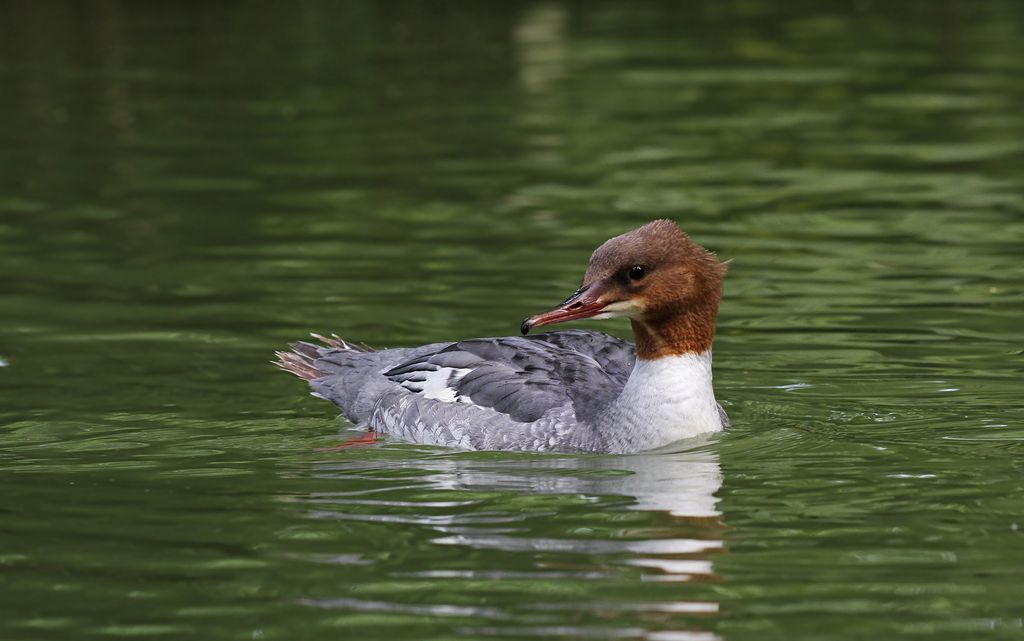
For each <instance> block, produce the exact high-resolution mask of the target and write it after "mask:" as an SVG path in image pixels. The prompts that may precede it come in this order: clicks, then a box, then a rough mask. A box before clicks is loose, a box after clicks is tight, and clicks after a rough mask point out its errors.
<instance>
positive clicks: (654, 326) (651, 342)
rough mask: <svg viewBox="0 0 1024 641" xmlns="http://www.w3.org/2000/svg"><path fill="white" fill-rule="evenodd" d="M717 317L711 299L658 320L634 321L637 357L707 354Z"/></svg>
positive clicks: (716, 307)
mask: <svg viewBox="0 0 1024 641" xmlns="http://www.w3.org/2000/svg"><path fill="white" fill-rule="evenodd" d="M717 315H718V300H717V299H714V300H705V301H701V302H700V303H699V304H697V305H695V306H693V307H689V308H687V309H685V310H680V311H679V312H678V313H676V314H672V315H666V316H663V317H661V318H644V319H640V320H633V321H632V323H633V335H634V336H635V337H636V357H637V358H638V359H640V360H654V359H657V358H662V357H665V356H678V355H681V354H699V353H701V352H706V351H708V350H710V349H711V342H712V341H713V340H714V338H715V317H716V316H717Z"/></svg>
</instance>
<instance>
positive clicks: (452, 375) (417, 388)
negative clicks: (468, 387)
mask: <svg viewBox="0 0 1024 641" xmlns="http://www.w3.org/2000/svg"><path fill="white" fill-rule="evenodd" d="M471 371H472V370H470V369H468V368H461V367H439V368H437V369H435V370H429V371H424V372H423V373H422V375H420V376H417V377H416V378H415V379H410V380H405V381H402V383H401V385H402V387H404V388H405V389H407V390H409V391H410V392H416V393H417V394H422V395H423V398H429V399H432V400H435V401H442V402H444V403H472V401H470V400H469V397H468V396H461V395H459V394H458V392H456V391H455V388H454V387H452V384H453V383H454V382H455V381H457V380H459V379H460V378H462V377H463V376H465V375H466V374H468V373H470V372H471Z"/></svg>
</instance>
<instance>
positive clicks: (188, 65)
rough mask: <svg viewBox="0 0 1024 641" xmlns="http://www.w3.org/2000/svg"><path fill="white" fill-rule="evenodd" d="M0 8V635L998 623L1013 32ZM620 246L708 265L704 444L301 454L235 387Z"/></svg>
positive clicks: (1017, 45) (544, 285)
mask: <svg viewBox="0 0 1024 641" xmlns="http://www.w3.org/2000/svg"><path fill="white" fill-rule="evenodd" d="M0 8H2V19H0V638H3V639H4V640H5V641H7V640H10V641H15V640H28V639H31V640H35V639H90V638H152V639H185V638H195V639H287V640H290V639H333V638H358V639H451V638H465V639H469V638H473V639H490V638H501V639H520V638H524V639H525V638H538V637H539V638H600V639H605V638H627V639H651V640H652V641H676V640H679V639H683V640H687V641H694V640H696V641H706V640H708V639H713V638H716V637H720V638H724V639H730V640H744V639H750V640H759V641H760V640H764V639H826V638H834V639H896V638H921V639H957V640H959V639H967V638H970V639H982V638H993V639H1002V638H1006V639H1009V638H1020V636H1021V635H1022V634H1024V630H1022V616H1024V606H1022V605H1021V604H1022V603H1024V532H1022V531H1021V527H1022V526H1024V477H1022V473H1024V463H1022V462H1021V445H1022V442H1024V424H1022V419H1024V400H1022V386H1021V372H1022V342H1024V329H1022V327H1024V324H1022V312H1024V297H1022V287H1024V268H1022V258H1021V257H1022V254H1024V251H1022V250H1024V217H1022V216H1024V106H1022V105H1024V4H1022V3H1018V2H1014V1H1013V0H1005V1H1002V2H954V1H946V2H941V1H933V2H867V1H864V2H853V3H820V2H785V3H783V2H765V1H759V0H746V1H739V2H710V1H709V2H703V3H696V2H687V3H683V2H660V3H657V2H628V3H627V2H617V3H612V2H564V3H558V2H529V3H527V2H524V3H514V2H467V3H449V2H369V1H367V2H348V3H328V2H316V1H306V2H297V3H276V4H271V3H267V4H257V3H213V2H191V3H151V2H14V3H11V2H5V3H3V4H2V5H0ZM655 217H672V218H674V219H675V220H677V221H678V222H679V223H680V224H681V225H682V226H683V228H684V229H686V230H687V231H689V232H690V233H691V234H692V236H693V237H694V238H695V239H696V240H697V241H698V242H701V243H702V244H704V245H706V246H708V247H710V248H712V249H714V250H715V251H717V252H719V255H720V256H721V257H723V258H728V259H733V262H732V264H731V268H730V273H729V276H728V279H727V286H726V298H725V301H724V303H723V306H722V310H721V316H720V329H719V335H718V340H717V342H716V348H715V349H716V351H715V356H716V359H715V364H716V386H717V389H718V393H719V397H720V398H721V399H722V400H723V402H724V403H725V404H726V406H727V408H728V409H729V412H730V413H731V415H732V417H733V422H734V427H733V428H732V429H731V430H730V431H729V432H727V433H726V434H724V435H722V436H721V437H719V438H716V439H714V440H713V441H711V442H709V443H703V444H697V445H692V446H690V447H688V448H687V449H686V450H684V451H681V452H677V453H674V454H659V455H653V456H650V455H649V456H638V457H593V456H591V457H587V456H580V457H564V456H561V457H560V456H536V455H514V454H502V455H494V454H466V453H452V452H447V451H443V450H435V449H429V448H420V447H412V446H401V445H394V444H384V445H381V446H378V447H374V448H361V449H355V450H347V451H341V452H329V451H328V452H324V451H320V450H321V449H322V448H325V447H329V446H331V445H333V444H335V443H337V442H339V441H340V440H341V439H342V438H344V436H345V435H339V430H340V429H341V425H340V423H339V422H338V419H336V418H335V412H334V411H333V409H332V408H331V407H330V406H329V405H327V404H325V403H323V402H320V401H317V400H315V399H311V398H309V397H308V396H307V395H306V390H305V389H304V387H303V385H302V384H300V383H299V382H298V381H296V380H294V379H292V378H290V377H288V376H286V375H284V374H282V373H279V372H276V371H275V370H274V369H273V368H272V367H271V366H270V365H269V364H268V361H269V360H270V358H271V354H272V351H273V350H274V349H277V348H280V347H281V346H282V345H284V344H285V343H286V342H287V341H289V340H293V339H296V338H301V337H303V336H304V335H305V333H306V332H307V331H309V330H316V331H323V332H326V331H336V332H338V333H339V334H341V335H342V336H344V337H346V338H350V339H353V340H358V341H365V342H367V343H370V344H372V345H377V346H388V345H408V344H418V343H424V342H430V341H436V340H445V339H456V338H461V337H468V336H478V335H494V334H510V333H515V332H516V330H517V328H518V324H519V320H520V319H521V318H522V317H523V316H525V315H527V314H529V313H533V312H536V311H539V310H541V309H544V308H545V307H547V306H549V305H550V304H553V303H554V302H556V301H558V300H561V298H563V297H564V296H565V295H567V294H568V293H569V292H571V291H572V290H573V289H574V288H575V286H576V285H577V284H578V282H579V278H580V275H581V274H582V270H583V268H584V266H585V261H586V258H587V256H588V255H589V252H590V251H591V250H592V249H593V248H594V247H595V246H596V245H597V244H599V243H600V242H601V241H603V240H604V239H605V238H607V237H609V236H611V235H614V234H617V233H620V232H622V231H624V230H626V229H628V228H630V227H633V226H636V225H638V224H641V223H643V222H646V221H648V220H650V219H651V218H655ZM590 326H591V327H594V326H595V325H594V324H592V325H590ZM600 327H601V328H603V329H607V330H608V331H612V332H615V333H618V334H622V335H626V333H627V332H628V327H627V326H626V325H625V324H623V323H621V322H609V323H605V324H604V325H602V326H600ZM714 497H717V506H714V503H715V498H714ZM712 506H714V507H712ZM714 512H717V513H718V514H717V515H715V514H714Z"/></svg>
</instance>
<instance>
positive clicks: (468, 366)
mask: <svg viewBox="0 0 1024 641" xmlns="http://www.w3.org/2000/svg"><path fill="white" fill-rule="evenodd" d="M566 334H570V332H553V333H551V334H539V335H537V336H531V337H523V338H520V337H518V336H509V337H502V338H478V339H473V340H466V341H460V342H458V343H453V344H451V345H448V346H446V347H444V348H442V349H439V350H437V351H434V352H432V353H427V354H421V355H419V356H418V357H417V358H414V359H411V360H409V361H407V362H405V363H403V364H401V365H399V366H397V367H394V368H392V369H391V370H389V371H387V372H385V373H384V375H385V376H386V377H388V378H390V379H391V380H393V381H395V382H396V383H399V384H400V385H402V386H403V387H404V388H405V389H407V390H409V391H412V392H415V393H418V394H421V395H423V396H424V397H427V398H435V399H438V400H444V401H448V402H462V403H467V404H471V405H474V406H476V407H486V408H491V409H494V410H495V411H497V412H500V413H502V414H505V415H507V416H508V417H510V418H511V419H512V420H514V421H518V422H520V423H530V422H533V421H537V420H539V419H540V418H541V417H543V416H544V415H545V414H547V413H548V412H550V411H551V410H553V409H556V408H560V407H569V406H571V407H572V410H573V414H574V416H575V417H576V419H577V420H578V421H583V422H587V421H591V420H593V419H594V418H595V417H596V416H597V414H598V413H599V412H600V411H602V410H603V409H604V408H605V407H607V405H608V404H609V403H611V401H613V400H614V399H615V397H616V396H618V394H619V392H620V391H621V390H622V386H623V385H625V382H626V378H628V376H629V370H630V369H631V368H632V366H633V356H632V353H631V350H624V349H620V350H619V352H618V353H615V355H616V356H621V357H624V358H626V359H627V362H625V363H620V362H618V361H617V360H616V359H615V358H613V357H611V352H612V350H607V349H605V350H602V349H600V347H601V345H600V339H601V338H602V337H603V338H605V339H608V340H612V341H618V339H614V338H612V337H610V336H606V335H603V334H602V335H596V336H595V334H596V333H595V332H572V333H571V334H570V335H566ZM618 342H619V343H620V344H622V345H626V344H625V343H622V341H618ZM599 358H600V360H598V359H599Z"/></svg>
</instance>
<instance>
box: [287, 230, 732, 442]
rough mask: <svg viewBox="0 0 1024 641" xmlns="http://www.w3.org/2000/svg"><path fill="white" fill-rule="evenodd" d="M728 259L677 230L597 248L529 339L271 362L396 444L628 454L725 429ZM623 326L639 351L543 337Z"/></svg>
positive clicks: (355, 348)
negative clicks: (717, 343)
mask: <svg viewBox="0 0 1024 641" xmlns="http://www.w3.org/2000/svg"><path fill="white" fill-rule="evenodd" d="M725 269H726V266H725V263H723V262H721V261H719V260H718V258H717V257H716V256H715V254H713V253H712V252H709V251H708V250H706V249H704V248H703V247H701V246H700V245H698V244H696V243H694V242H693V241H692V240H690V238H689V237H688V236H687V235H686V234H684V233H683V232H682V230H680V229H679V227H677V226H676V224H675V223H674V222H672V221H670V220H655V221H653V222H650V223H648V224H646V225H644V226H642V227H639V228H637V229H634V230H632V231H630V232H627V233H625V234H622V235H621V236H616V237H615V238H612V239H610V240H608V241H606V242H605V243H604V244H603V245H601V246H600V247H598V248H597V250H595V251H594V253H593V255H592V256H591V257H590V264H589V266H588V267H587V271H586V274H585V275H584V276H583V284H582V285H581V286H580V288H579V289H577V290H576V291H575V292H574V293H573V294H572V295H571V296H570V297H569V298H568V299H566V300H565V301H564V302H563V303H562V304H561V305H559V306H558V307H556V308H555V309H553V310H551V311H548V312H544V313H542V314H537V315H535V316H531V317H530V318H527V319H526V320H525V321H523V324H522V326H521V330H522V333H523V334H524V336H522V337H520V336H504V337H500V338H474V339H469V340H463V341H459V342H455V343H434V344H432V345H424V346H422V347H411V348H397V349H385V350H381V351H374V350H372V349H370V348H368V347H365V346H359V345H355V344H353V343H349V342H347V341H344V340H342V339H340V338H338V337H337V336H336V335H335V336H332V337H331V338H325V337H322V336H318V335H316V334H314V335H313V336H314V337H315V338H317V339H319V340H320V341H321V342H322V343H323V345H314V344H312V343H307V342H299V343H293V344H292V345H291V351H289V352H277V357H278V360H277V361H275V364H276V365H277V366H278V367H280V368H281V369H284V370H286V371H288V372H291V373H292V374H295V375H296V376H298V377H299V378H302V379H304V380H307V381H309V384H310V386H311V387H312V389H313V395H314V396H317V397H319V398H323V399H325V400H329V401H331V402H333V403H334V404H335V405H337V406H338V407H339V408H340V409H341V412H342V414H343V415H344V416H345V417H346V418H348V419H349V420H350V421H352V422H353V423H355V424H357V425H359V426H361V427H365V428H366V429H367V430H369V431H370V432H375V433H380V434H385V435H387V436H389V437H392V438H394V439H396V440H400V441H405V442H412V443H422V444H428V445H441V446H447V447H456V448H461V449H466V450H515V451H532V452H543V451H561V452H565V451H577V452H578V451H584V452H609V453H630V452H639V451H643V450H649V449H655V448H659V447H663V446H665V445H668V444H669V443H672V442H675V441H678V440H681V439H685V438H689V437H693V436H697V435H699V434H706V433H709V432H717V431H719V430H721V429H723V428H724V427H728V425H729V419H728V416H727V415H726V413H725V411H724V410H723V409H722V407H721V405H719V404H718V402H717V401H716V400H715V393H714V390H713V388H712V385H711V342H712V339H713V338H714V335H715V317H716V316H717V314H718V303H719V301H720V300H721V297H722V279H723V277H724V276H725ZM617 316H625V317H627V318H629V319H630V321H631V323H632V326H633V335H634V336H635V338H636V346H635V347H634V346H633V345H631V344H629V343H627V342H625V341H623V340H620V339H618V338H615V337H613V336H609V335H607V334H603V333H600V332H593V331H587V330H565V331H556V332H551V333H546V334H537V335H534V336H526V334H527V333H528V332H529V331H530V330H531V329H533V328H535V327H540V326H542V325H550V324H552V323H561V322H564V321H570V320H579V319H583V318H612V317H617Z"/></svg>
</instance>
